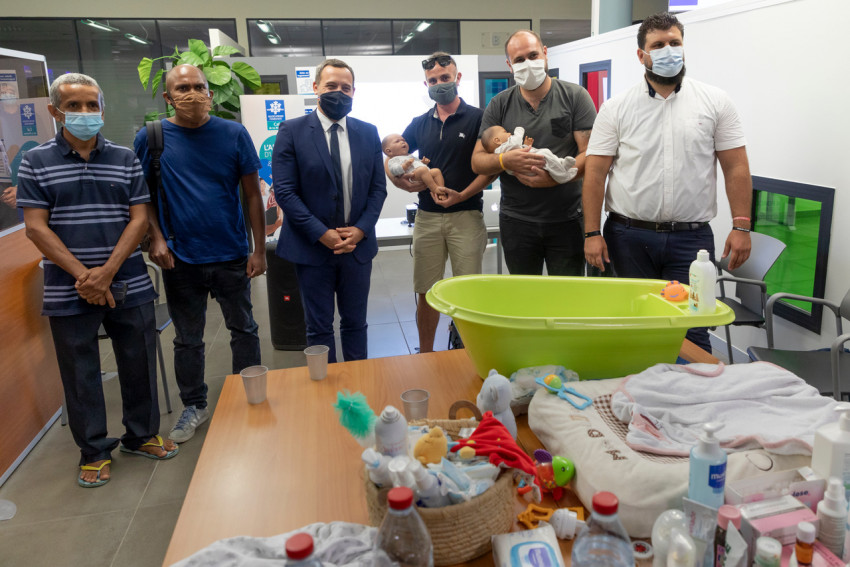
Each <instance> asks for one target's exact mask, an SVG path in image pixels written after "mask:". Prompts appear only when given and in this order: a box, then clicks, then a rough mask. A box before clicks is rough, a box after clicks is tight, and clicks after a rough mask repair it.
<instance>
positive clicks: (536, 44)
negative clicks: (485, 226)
mask: <svg viewBox="0 0 850 567" xmlns="http://www.w3.org/2000/svg"><path fill="white" fill-rule="evenodd" d="M505 55H506V56H507V58H508V59H507V63H508V66H509V67H510V69H511V71H512V72H513V75H514V81H515V82H516V85H515V86H513V87H510V88H509V89H507V90H504V91H502V92H500V93H499V94H497V95H496V96H494V97H493V98H492V99H491V100H490V103H489V104H488V105H487V109H486V110H485V111H484V117H483V119H482V124H481V133H483V132H484V131H485V130H487V129H488V128H490V127H491V126H496V125H498V126H501V127H502V128H504V129H505V130H507V131H508V132H513V131H514V129H515V128H516V127H517V126H522V127H523V128H525V134H526V135H527V136H530V137H531V138H533V139H534V147H536V148H548V149H550V150H551V151H552V153H554V154H555V155H556V156H558V157H560V158H563V157H566V156H571V157H574V158H575V160H576V163H575V167H576V168H577V169H578V173H577V175H576V176H575V177H574V178H573V179H572V180H571V181H569V182H568V183H560V184H559V183H557V182H555V181H554V180H553V179H552V178H551V177H550V176H549V174H548V173H547V172H546V170H545V169H544V167H545V159H544V157H543V156H542V155H541V154H538V153H533V152H530V151H529V149H528V148H525V149H516V150H511V151H509V152H506V153H504V154H492V153H488V152H487V150H485V149H484V146H483V144H482V143H481V142H480V141H479V143H478V144H477V145H476V146H475V152H474V154H473V157H472V166H473V168H474V169H475V171H477V172H478V173H483V174H488V175H494V174H499V173H501V178H500V180H501V184H502V203H501V207H500V209H499V228H500V233H501V238H502V246H503V249H504V251H505V263H507V265H508V269H509V270H510V272H511V273H512V274H534V275H539V274H542V273H543V264H544V262H545V264H546V272H547V273H548V274H549V275H561V276H579V275H583V274H584V239H583V230H582V212H581V181H580V178H581V177H582V175H583V174H584V157H585V155H584V154H585V150H586V149H587V142H588V140H589V139H590V130H591V128H593V121H594V120H595V119H596V108H595V106H594V105H593V100H592V99H591V98H590V95H589V94H588V93H587V91H586V90H585V89H583V88H582V87H580V86H578V85H575V84H573V83H568V82H566V81H561V80H558V79H553V78H551V77H549V75H548V70H549V69H548V64H547V59H546V47H545V46H544V45H543V43H542V42H541V41H540V36H538V35H537V34H536V33H534V32H533V31H530V30H521V31H517V32H515V33H514V34H513V35H511V37H510V38H508V41H507V43H506V44H505ZM507 170H510V171H511V172H512V173H513V174H514V175H510V174H508V173H507V172H506V171H507Z"/></svg>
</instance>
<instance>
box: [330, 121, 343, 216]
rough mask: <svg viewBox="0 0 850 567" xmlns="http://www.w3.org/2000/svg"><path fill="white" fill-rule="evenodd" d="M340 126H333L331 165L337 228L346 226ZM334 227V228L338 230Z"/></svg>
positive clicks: (335, 124)
mask: <svg viewBox="0 0 850 567" xmlns="http://www.w3.org/2000/svg"><path fill="white" fill-rule="evenodd" d="M337 130H339V124H337V123H334V124H332V125H331V163H332V164H333V166H334V177H335V181H336V227H340V226H345V197H344V196H343V193H342V192H343V187H342V160H341V159H340V157H339V135H338V134H337ZM336 227H334V228H336Z"/></svg>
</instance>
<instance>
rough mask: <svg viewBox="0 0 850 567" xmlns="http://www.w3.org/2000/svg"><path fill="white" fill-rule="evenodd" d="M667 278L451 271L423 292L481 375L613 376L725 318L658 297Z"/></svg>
mask: <svg viewBox="0 0 850 567" xmlns="http://www.w3.org/2000/svg"><path fill="white" fill-rule="evenodd" d="M667 283H668V282H666V281H663V280H643V279H626V278H583V277H552V276H507V275H505V276H496V275H476V276H459V277H455V278H449V279H445V280H442V281H440V282H437V283H436V284H435V285H434V286H433V287H432V288H431V289H430V290H429V291H428V294H427V296H426V299H427V301H428V303H429V304H430V305H431V306H432V307H433V308H434V309H436V310H437V311H439V312H441V313H445V314H446V315H448V316H449V317H451V318H452V319H454V322H455V325H456V326H457V329H458V332H459V333H460V336H461V338H462V339H463V343H464V346H465V348H466V351H467V353H468V354H469V358H470V359H471V360H472V362H473V363H474V364H475V369H476V370H477V372H478V374H479V375H480V376H481V377H482V378H483V377H486V376H487V373H488V372H489V371H490V369H491V368H495V369H496V370H498V371H499V373H500V374H503V375H505V376H510V375H511V373H513V372H514V371H516V370H518V369H520V368H524V367H527V366H538V365H542V364H560V365H563V366H564V367H566V368H568V369H571V370H574V371H575V372H577V373H578V375H579V376H580V377H581V379H582V380H588V379H595V378H616V377H620V376H626V375H628V374H633V373H635V372H640V371H642V370H644V369H646V368H648V367H650V366H652V365H654V364H658V363H659V362H675V361H676V358H677V356H678V353H679V350H680V348H681V346H682V341H683V340H684V338H685V333H686V332H687V330H688V329H689V328H691V327H714V326H718V325H726V324H728V323H731V322H732V321H733V320H734V318H735V315H734V313H733V312H732V310H731V309H730V308H729V307H727V306H726V305H724V304H723V303H721V302H719V301H718V302H717V307H716V308H715V310H714V313H711V314H708V315H696V314H692V313H690V312H689V310H688V302H687V299H685V301H680V302H673V301H669V300H667V299H665V298H663V297H662V296H661V295H660V292H661V290H662V289H663V288H664V286H665V285H667Z"/></svg>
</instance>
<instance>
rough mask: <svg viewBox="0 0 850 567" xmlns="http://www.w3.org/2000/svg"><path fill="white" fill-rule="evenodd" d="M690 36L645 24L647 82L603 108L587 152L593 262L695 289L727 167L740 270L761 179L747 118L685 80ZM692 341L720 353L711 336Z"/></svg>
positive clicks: (667, 19)
mask: <svg viewBox="0 0 850 567" xmlns="http://www.w3.org/2000/svg"><path fill="white" fill-rule="evenodd" d="M683 37H684V26H683V25H682V24H681V23H680V22H679V21H678V20H677V19H676V17H675V16H673V15H672V14H669V13H666V12H665V13H660V14H655V15H653V16H650V17H648V18H647V19H646V20H644V22H643V23H642V24H641V26H640V29H639V30H638V50H637V56H638V60H639V61H640V63H641V64H642V65H643V66H644V67H646V76H645V80H644V81H641V82H640V83H639V84H637V85H635V86H634V87H632V88H631V89H629V90H628V91H626V92H624V93H622V94H620V95H618V96H616V97H613V98H611V99H610V100H608V101H607V102H605V103H604V104H603V105H602V108H601V109H600V111H599V116H598V117H597V119H596V122H595V123H594V125H593V132H592V134H591V136H590V143H589V144H588V147H587V161H586V164H585V181H584V192H583V196H582V204H583V208H584V226H585V231H586V232H585V241H584V252H585V258H586V259H587V261H588V262H589V263H590V264H592V265H593V266H595V267H597V268H599V269H600V270H603V271H604V270H605V269H606V264H608V263H609V261H610V263H612V264H613V268H614V272H615V274H616V275H617V276H620V277H631V278H657V279H665V280H678V281H680V282H687V281H688V270H689V267H690V264H691V262H692V261H693V260H694V259H695V258H696V255H697V252H698V251H699V250H700V249H705V250H708V252H709V254H710V256H711V257H712V259H713V258H714V234H713V233H712V231H711V227H710V226H709V224H708V223H709V221H710V220H711V219H712V218H714V217H715V215H716V214H717V162H718V161H719V162H720V167H721V168H722V169H723V176H724V178H725V180H726V195H727V198H728V199H729V205H730V208H731V211H732V217H733V223H732V224H733V226H732V230H731V231H730V233H729V236H728V237H727V238H726V244H725V246H724V249H723V257H724V258H725V257H727V256H729V259H730V261H729V267H730V268H732V269H734V268H736V267H738V266H740V265H741V264H743V263H744V262H745V261H746V260H747V258H748V257H749V255H750V235H749V231H750V228H751V223H750V207H751V201H752V181H751V179H750V168H749V163H748V161H747V151H746V147H745V144H746V141H745V139H744V133H743V128H742V126H741V122H740V118H739V117H738V113H737V111H736V110H735V107H734V106H733V105H732V102H731V101H730V100H729V97H728V96H727V95H726V93H724V92H723V91H721V90H720V89H718V88H715V87H712V86H709V85H706V84H704V83H700V82H698V81H694V80H692V79H685V65H684V47H683V46H684V42H683ZM606 177H608V186H607V190H606V187H605V178H606ZM603 199H604V203H605V210H606V211H607V212H608V220H607V221H606V223H605V235H604V238H603V237H602V232H601V231H600V219H601V216H602V204H603ZM687 338H688V339H690V340H691V341H693V342H695V343H696V344H698V345H699V346H701V347H702V348H704V349H705V350H707V351H709V352H711V346H710V343H709V340H708V332H707V331H706V330H705V329H692V330H691V331H689V332H688V337H687Z"/></svg>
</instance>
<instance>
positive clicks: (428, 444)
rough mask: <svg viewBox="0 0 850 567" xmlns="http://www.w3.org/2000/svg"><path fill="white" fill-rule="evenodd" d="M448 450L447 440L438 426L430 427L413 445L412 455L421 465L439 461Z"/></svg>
mask: <svg viewBox="0 0 850 567" xmlns="http://www.w3.org/2000/svg"><path fill="white" fill-rule="evenodd" d="M448 452H449V440H448V439H446V436H445V434H443V430H442V429H440V428H439V427H432V428H431V429H430V430H429V431H428V433H426V434H425V435H423V436H422V437H420V438H419V440H418V441H416V445H415V446H414V447H413V456H414V457H415V458H416V460H418V461H419V462H420V463H422V464H423V465H427V464H429V463H433V464H437V463H439V462H441V461H442V459H443V457H445V456H446V455H447V454H448Z"/></svg>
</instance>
